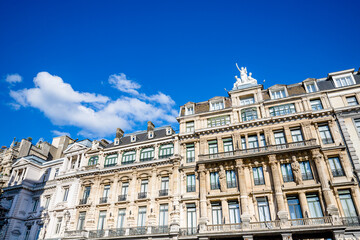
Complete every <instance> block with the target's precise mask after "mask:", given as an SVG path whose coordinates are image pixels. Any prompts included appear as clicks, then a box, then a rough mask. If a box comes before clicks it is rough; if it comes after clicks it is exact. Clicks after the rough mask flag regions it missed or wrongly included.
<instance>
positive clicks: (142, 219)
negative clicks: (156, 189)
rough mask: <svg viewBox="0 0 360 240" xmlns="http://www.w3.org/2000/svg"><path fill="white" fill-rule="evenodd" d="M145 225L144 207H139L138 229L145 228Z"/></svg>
mask: <svg viewBox="0 0 360 240" xmlns="http://www.w3.org/2000/svg"><path fill="white" fill-rule="evenodd" d="M145 223H146V206H144V207H139V212H138V227H145Z"/></svg>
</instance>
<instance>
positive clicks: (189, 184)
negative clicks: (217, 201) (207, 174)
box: [186, 174, 195, 192]
mask: <svg viewBox="0 0 360 240" xmlns="http://www.w3.org/2000/svg"><path fill="white" fill-rule="evenodd" d="M186 191H187V192H195V174H190V175H187V176H186Z"/></svg>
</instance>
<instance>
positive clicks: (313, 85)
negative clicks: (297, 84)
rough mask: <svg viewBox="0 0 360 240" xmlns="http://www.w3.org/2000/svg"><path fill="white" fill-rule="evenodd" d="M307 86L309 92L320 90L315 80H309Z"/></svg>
mask: <svg viewBox="0 0 360 240" xmlns="http://www.w3.org/2000/svg"><path fill="white" fill-rule="evenodd" d="M305 86H306V92H307V93H312V92H317V91H318V87H317V85H316V83H315V82H307V83H305Z"/></svg>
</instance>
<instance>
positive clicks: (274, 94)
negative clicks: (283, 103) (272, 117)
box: [270, 88, 286, 99]
mask: <svg viewBox="0 0 360 240" xmlns="http://www.w3.org/2000/svg"><path fill="white" fill-rule="evenodd" d="M270 92H271V99H280V98H284V97H286V91H285V88H282V89H277V90H271V91H270Z"/></svg>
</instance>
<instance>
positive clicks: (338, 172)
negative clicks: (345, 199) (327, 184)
mask: <svg viewBox="0 0 360 240" xmlns="http://www.w3.org/2000/svg"><path fill="white" fill-rule="evenodd" d="M331 173H332V175H333V177H342V176H345V174H344V171H343V170H342V169H332V170H331Z"/></svg>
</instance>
